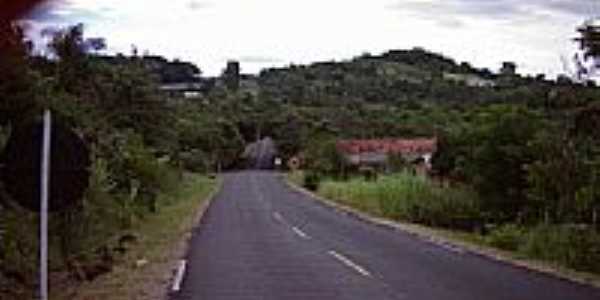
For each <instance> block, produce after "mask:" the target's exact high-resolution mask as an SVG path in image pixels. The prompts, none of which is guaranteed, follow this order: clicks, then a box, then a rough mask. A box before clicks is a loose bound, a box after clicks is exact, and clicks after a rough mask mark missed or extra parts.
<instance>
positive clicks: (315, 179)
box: [302, 172, 321, 191]
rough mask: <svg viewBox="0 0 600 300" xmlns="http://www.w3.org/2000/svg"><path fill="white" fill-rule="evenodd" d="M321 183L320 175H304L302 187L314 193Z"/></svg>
mask: <svg viewBox="0 0 600 300" xmlns="http://www.w3.org/2000/svg"><path fill="white" fill-rule="evenodd" d="M320 183H321V175H319V174H317V173H315V172H309V173H306V174H305V175H304V182H303V183H302V186H303V187H305V188H307V189H308V190H311V191H316V190H318V189H319V185H320Z"/></svg>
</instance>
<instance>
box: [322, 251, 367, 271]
mask: <svg viewBox="0 0 600 300" xmlns="http://www.w3.org/2000/svg"><path fill="white" fill-rule="evenodd" d="M329 254H330V255H331V256H333V257H335V258H336V259H337V260H339V261H341V262H342V263H343V264H345V265H346V266H348V267H350V268H352V269H354V270H355V271H356V272H358V273H360V274H361V275H363V276H366V277H372V276H371V273H369V271H367V270H365V269H364V268H363V267H361V266H359V265H357V264H355V263H354V262H352V261H351V260H350V259H348V258H346V257H345V256H343V255H341V254H339V253H337V252H335V251H333V250H331V251H329Z"/></svg>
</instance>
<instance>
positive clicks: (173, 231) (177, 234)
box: [52, 175, 220, 300]
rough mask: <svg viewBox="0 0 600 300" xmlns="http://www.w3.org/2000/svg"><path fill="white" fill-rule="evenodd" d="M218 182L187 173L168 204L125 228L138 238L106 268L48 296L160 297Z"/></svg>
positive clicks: (83, 299) (153, 299)
mask: <svg viewBox="0 0 600 300" xmlns="http://www.w3.org/2000/svg"><path fill="white" fill-rule="evenodd" d="M219 184H220V182H219V180H218V179H208V178H206V177H203V176H199V175H189V176H188V178H187V179H186V180H185V183H183V187H182V188H181V189H178V190H177V192H175V193H174V194H173V195H169V196H168V197H169V198H171V201H168V203H169V204H168V205H165V206H163V207H161V209H160V212H159V213H157V214H155V215H152V216H149V217H148V218H146V219H145V220H143V221H141V222H139V223H137V224H135V225H134V226H133V228H132V229H131V230H129V232H130V233H131V234H133V235H135V236H137V237H138V240H137V242H136V243H135V244H134V245H133V246H132V247H131V249H130V250H129V251H128V252H127V253H126V254H125V255H124V256H123V257H122V258H120V259H119V261H118V263H117V264H116V265H115V266H114V268H113V270H112V272H110V273H107V274H105V275H102V276H100V277H99V278H97V279H96V280H94V281H91V282H84V283H81V284H78V285H77V286H76V287H73V286H69V287H65V288H61V289H57V288H55V289H53V291H52V294H53V295H52V299H72V300H79V299H81V300H92V299H94V300H95V299H111V300H132V299H136V300H138V299H139V300H145V299H148V300H158V299H166V295H167V290H168V285H169V283H170V280H171V277H172V275H173V268H174V266H175V263H176V262H177V260H178V259H179V258H181V257H182V256H183V254H184V252H185V247H186V244H187V240H188V239H189V237H190V236H191V230H192V228H193V226H194V224H196V223H197V221H198V219H199V218H200V217H201V214H202V213H203V211H204V208H206V207H207V205H208V200H209V198H210V197H211V194H213V193H214V192H215V191H216V190H217V187H218V186H219Z"/></svg>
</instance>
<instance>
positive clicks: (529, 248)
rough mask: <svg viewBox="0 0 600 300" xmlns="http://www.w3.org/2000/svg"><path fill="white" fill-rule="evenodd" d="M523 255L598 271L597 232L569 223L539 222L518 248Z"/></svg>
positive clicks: (598, 238)
mask: <svg viewBox="0 0 600 300" xmlns="http://www.w3.org/2000/svg"><path fill="white" fill-rule="evenodd" d="M519 251H520V252H521V253H523V254H524V255H526V256H528V257H530V258H535V259H541V260H547V261H553V262H557V263H558V264H560V265H563V266H566V267H570V268H573V269H575V270H579V271H587V272H595V273H600V234H599V233H598V232H597V231H595V230H594V229H587V228H578V227H575V226H568V225H539V226H537V227H535V228H533V229H532V230H531V231H529V233H528V234H527V236H526V240H525V242H524V244H523V245H522V246H521V247H520V248H519Z"/></svg>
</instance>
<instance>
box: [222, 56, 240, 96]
mask: <svg viewBox="0 0 600 300" xmlns="http://www.w3.org/2000/svg"><path fill="white" fill-rule="evenodd" d="M223 77H224V79H225V84H226V85H227V88H228V89H230V90H234V91H235V90H237V89H239V87H240V62H239V61H235V60H230V61H228V62H227V68H226V69H225V71H224V72H223Z"/></svg>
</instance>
